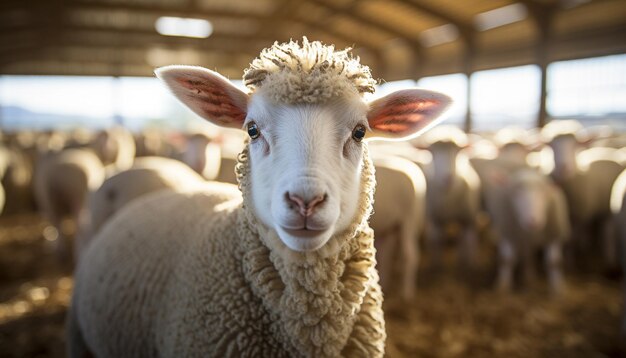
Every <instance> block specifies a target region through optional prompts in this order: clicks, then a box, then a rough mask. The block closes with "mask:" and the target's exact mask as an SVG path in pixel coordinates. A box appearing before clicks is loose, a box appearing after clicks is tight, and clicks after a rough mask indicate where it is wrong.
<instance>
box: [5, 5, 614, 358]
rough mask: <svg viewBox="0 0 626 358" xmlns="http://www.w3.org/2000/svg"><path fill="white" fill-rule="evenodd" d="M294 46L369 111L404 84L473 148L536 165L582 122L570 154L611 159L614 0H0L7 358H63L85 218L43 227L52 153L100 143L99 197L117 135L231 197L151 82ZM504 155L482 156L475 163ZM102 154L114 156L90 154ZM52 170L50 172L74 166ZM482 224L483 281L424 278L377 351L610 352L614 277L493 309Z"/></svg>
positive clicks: (201, 128)
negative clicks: (430, 93)
mask: <svg viewBox="0 0 626 358" xmlns="http://www.w3.org/2000/svg"><path fill="white" fill-rule="evenodd" d="M303 36H307V37H308V38H309V39H310V40H320V41H323V42H325V43H328V44H335V45H336V47H338V48H344V47H352V48H353V52H354V54H356V55H358V56H359V57H360V58H361V62H362V63H364V64H366V65H368V66H370V68H371V69H372V73H373V76H374V77H375V78H377V79H380V84H379V86H378V89H377V92H376V94H375V95H374V96H375V97H378V96H382V95H384V94H387V93H390V92H392V91H394V90H397V89H401V88H406V87H413V86H418V87H424V88H427V89H431V90H436V91H440V92H443V93H445V94H447V95H449V96H451V97H452V98H453V99H454V101H455V102H454V105H453V107H452V109H451V110H450V111H449V115H448V119H447V121H446V123H447V124H450V125H453V126H455V127H458V128H460V129H462V130H463V131H465V132H466V133H467V134H468V135H469V137H468V138H469V142H472V143H482V144H485V141H481V139H486V140H487V142H489V141H492V139H493V138H494V136H495V134H496V133H497V132H498V131H500V130H502V129H504V128H508V127H510V126H516V127H518V128H519V130H525V131H527V132H525V133H527V135H528V138H531V137H532V140H531V142H533V143H531V146H533V148H529V150H531V151H532V150H536V149H538V148H537V146H538V144H539V142H541V141H542V140H541V139H540V138H539V137H541V136H539V135H538V134H537V133H538V131H539V129H540V128H541V127H544V126H545V125H546V124H548V123H550V122H551V121H554V122H556V120H560V119H575V120H577V121H578V122H579V123H580V125H581V127H580V128H579V127H576V131H575V132H577V135H578V139H579V142H584V141H585V140H586V143H585V145H586V146H587V147H589V146H590V145H589V142H590V138H591V139H598V140H604V142H603V144H602V145H605V144H607V143H609V144H607V145H606V146H607V147H611V148H613V149H615V150H616V151H620V150H622V152H621V154H622V155H624V153H623V147H624V143H625V142H626V141H625V140H624V132H626V0H519V1H513V0H464V1H457V0H298V1H288V0H124V1H122V0H28V1H23V0H2V1H1V2H0V178H2V184H3V185H4V193H5V194H4V195H3V196H6V203H5V205H4V212H2V210H1V209H0V212H2V216H1V217H0V356H2V357H11V356H16V357H17V356H63V355H64V336H63V323H64V315H65V310H66V308H67V305H68V304H69V295H70V293H71V288H72V275H71V272H72V265H71V263H70V262H71V260H69V261H68V260H63V259H61V260H59V257H58V256H59V255H58V252H57V251H58V250H59V248H58V245H56V246H55V245H54V242H55V241H57V240H59V237H63V236H64V235H67V236H72V237H73V236H75V235H77V232H78V234H80V232H79V231H80V225H79V224H77V221H79V218H78V216H79V215H78V212H79V211H82V210H83V209H85V208H84V207H81V208H75V210H74V212H70V213H69V214H68V215H66V216H67V217H69V218H70V219H68V220H69V221H73V223H72V222H71V223H69V224H67V223H65V222H62V221H63V220H61V219H58V218H55V217H54V216H51V215H47V214H46V213H45V212H44V211H45V210H44V207H45V206H46V204H45V203H44V204H42V199H40V198H38V197H37V196H38V195H39V196H41V194H37V193H36V192H37V190H36V189H35V186H36V185H35V182H36V181H37V180H36V175H37V172H38V171H39V173H44V172H45V170H47V169H45V165H44V164H42V163H48V162H50V160H48V159H46V158H49V157H50V156H52V155H57V154H58V152H61V151H65V150H68V149H76V148H84V147H86V146H93V148H95V150H96V152H97V154H98V157H99V158H100V160H101V161H102V165H105V166H106V165H113V164H114V165H118V167H117V168H116V169H115V170H112V169H111V168H110V167H106V168H105V171H103V172H102V173H100V175H101V176H102V179H100V184H102V181H103V180H104V178H110V177H111V176H112V175H113V174H114V173H117V172H119V171H121V170H123V169H128V167H127V166H126V167H125V166H124V165H121V164H120V160H118V159H119V157H120V156H122V154H120V153H122V152H123V151H124V150H123V148H124V147H125V144H124V139H120V138H123V137H124V135H126V134H127V135H130V136H132V137H133V139H134V143H133V145H132V146H133V147H134V148H135V149H133V153H134V154H135V155H136V156H137V157H145V156H160V157H168V158H173V159H176V160H180V161H183V162H186V163H187V164H189V166H190V167H191V168H193V169H194V170H195V171H196V172H198V173H199V174H201V175H203V176H204V177H205V178H207V179H216V180H220V181H227V182H228V181H230V182H232V181H234V176H233V174H232V167H233V166H234V156H235V155H236V153H237V151H238V150H239V149H240V148H241V137H240V136H237V135H236V134H225V133H222V132H221V131H219V130H217V129H216V128H214V127H212V126H211V125H210V124H208V123H206V122H205V121H203V120H201V119H200V118H199V117H197V116H196V115H195V114H193V113H192V112H191V111H189V110H187V109H185V108H184V107H183V106H182V105H180V104H179V103H178V102H177V101H176V100H175V99H174V97H173V96H172V95H170V94H169V93H168V92H167V91H166V90H165V88H164V86H163V85H162V84H161V83H159V81H158V80H157V79H156V78H154V75H153V71H154V69H155V68H156V67H159V66H164V65H170V64H185V65H199V66H204V67H207V68H210V69H213V70H216V71H218V72H220V73H221V74H223V75H225V76H227V77H228V78H229V79H231V80H232V82H233V83H234V84H235V85H237V86H239V87H240V88H242V89H244V86H243V84H242V82H241V76H242V74H243V69H245V68H246V67H248V65H249V63H250V62H251V61H252V60H253V59H254V58H255V57H256V56H257V55H258V54H259V52H260V51H261V50H262V49H263V48H265V47H268V46H270V45H271V44H272V43H273V42H274V41H279V42H284V41H288V40H289V39H294V40H301V39H302V37H303ZM119 130H123V131H125V132H126V134H118V133H117V132H116V131H119ZM198 133H202V134H203V135H204V136H206V138H205V140H204V141H203V140H200V139H199V137H198ZM581 133H584V135H586V136H587V138H586V139H583V140H581V139H580V135H581ZM472 135H475V136H472ZM522 136H524V135H522ZM544 137H545V136H544ZM116 138H117V139H116ZM620 138H621V139H620ZM544 139H545V138H544ZM111 140H114V142H115V143H116V144H114V145H111V144H107V143H110V142H109V141H111ZM198 141H199V142H198ZM210 142H212V143H213V144H214V145H215V148H211V147H210V146H208V144H207V143H210ZM522 142H523V141H522ZM194 143H196V144H197V143H201V144H197V145H199V148H201V149H197V148H198V147H195V148H196V149H194V150H196V151H200V152H202V153H203V154H202V155H206V156H207V158H208V157H209V155H210V154H209V153H212V152H211V150H218V152H217V153H218V154H216V156H217V157H216V158H217V162H218V163H217V164H216V165H217V167H215V168H213V169H212V174H207V171H211V170H209V169H210V168H208V167H209V164H210V163H209V162H210V160H209V161H207V160H205V159H203V160H204V161H203V162H202V163H200V164H199V163H198V162H193V161H194V160H196V159H197V158H196V157H197V155H196V156H194V155H191V154H189V155H186V154H185V153H189V152H190V149H189V148H190V147H193V146H194V145H196V144H194ZM489 143H491V142H489ZM494 143H495V144H494ZM501 144H502V143H501V142H500V143H497V142H493V143H491V144H487V145H485V146H480V145H478V144H476V145H474V146H473V149H474V151H473V152H472V153H470V154H471V155H474V156H480V155H482V154H481V148H482V149H484V148H487V149H485V150H486V151H487V152H490V151H496V152H497V150H498V148H497V147H498V145H501ZM524 144H525V145H528V144H529V143H528V142H525V143H524ZM543 144H547V141H546V140H544V141H543ZM597 145H598V146H599V145H600V144H597ZM111 146H113V147H115V148H117V149H116V152H115V154H114V155H113V156H114V157H116V156H117V159H115V158H113V159H110V158H109V159H107V158H106V157H107V155H108V154H107V153H104V152H103V150H104V149H103V148H110V147H111ZM592 146H593V145H592ZM3 148H4V151H3ZM421 149H424V148H421ZM194 153H196V152H194ZM220 153H221V154H220ZM490 153H491V152H490ZM3 155H4V156H3ZM131 156H132V154H131ZM486 157H489V155H487V156H486ZM194 158H196V159H194ZM489 158H490V159H493V158H491V157H489ZM620 158H623V157H620ZM3 160H4V162H3ZM189 161H192V162H193V163H190V162H189ZM220 161H221V168H220ZM417 161H419V160H417ZM618 161H619V160H618ZM194 163H195V164H194ZM619 163H620V165H622V169H623V168H624V164H625V163H626V162H624V161H621V162H619ZM57 164H58V163H57ZM418 164H419V163H418ZM46 165H47V164H46ZM58 165H60V166H59V167H55V168H53V169H49V170H51V171H52V172H59V171H63V170H65V169H63V168H66V167H63V165H68V164H67V162H63V163H61V164H58ZM198 165H199V166H200V167H201V168H198ZM552 166H554V163H553V164H552ZM205 167H206V168H205ZM107 168H108V169H107ZM207 168H208V169H207ZM420 168H422V169H423V167H422V165H421V164H420ZM205 169H206V170H205ZM85 170H86V169H85ZM425 171H426V169H425ZM477 171H478V169H477ZM478 174H479V175H480V174H482V173H480V172H479V173H478ZM41 175H43V174H41ZM48 175H51V174H48ZM481 179H482V177H481ZM484 184H485V183H483V185H484ZM168 185H169V184H168ZM608 187H610V185H608ZM0 188H2V187H0ZM98 188H99V185H98V186H95V187H89V188H87V187H86V188H85V193H87V192H96V191H97V190H98ZM85 193H83V194H81V195H83V196H80V200H81V202H82V201H83V200H86V199H85V197H86V195H87V194H85ZM3 196H0V198H2V199H3V201H4V198H3ZM44 201H45V200H44ZM77 205H78V204H77ZM80 205H83V204H80ZM84 205H86V206H88V204H84ZM70 211H71V210H70ZM484 211H485V212H487V211H488V210H487V209H485V210H484ZM488 214H489V213H488V212H487V213H483V214H481V215H479V219H478V221H480V222H481V223H482V224H481V225H482V226H480V225H479V226H480V227H479V231H480V232H481V238H482V243H483V247H482V251H481V252H482V255H483V256H484V257H485V259H484V260H483V261H484V265H483V266H482V269H481V270H482V271H480V270H479V271H480V272H481V274H479V275H478V276H479V278H478V279H472V280H470V281H471V282H472V284H471V285H469V286H468V285H466V284H465V283H464V282H463V280H461V281H459V280H458V277H457V278H455V277H456V276H455V275H453V274H451V275H448V276H450V277H448V279H442V280H439V279H437V278H436V277H438V276H433V275H431V276H429V275H428V274H426V275H424V276H420V280H419V281H418V282H419V285H418V286H419V287H418V291H417V292H418V293H417V298H416V303H415V304H414V305H412V306H410V307H411V308H408V309H406V310H404V309H398V306H393V299H390V302H392V303H391V305H392V306H390V307H389V310H388V311H387V314H388V316H389V317H388V331H389V336H390V338H389V343H388V352H389V355H390V356H395V357H403V356H406V357H413V356H432V357H435V356H451V357H452V356H461V357H468V356H476V357H484V356H507V357H515V356H520V357H529V356H545V357H549V356H581V357H605V356H620V355H623V352H624V351H620V350H619V346H620V340H623V339H624V337H625V336H619V326H620V315H621V314H622V309H623V302H622V300H623V297H624V295H623V294H622V292H621V291H620V289H621V286H620V285H621V281H620V277H621V273H619V270H616V269H615V267H609V268H608V269H607V270H605V267H604V266H603V265H600V266H602V268H598V267H595V266H594V264H593V263H592V264H590V266H591V267H592V269H590V270H578V269H575V270H573V271H574V272H575V273H574V274H573V276H571V280H572V282H573V283H572V285H571V288H570V290H569V291H567V294H566V295H564V297H561V298H560V299H557V300H554V299H552V298H549V297H548V294H547V293H546V292H545V291H546V290H545V288H543V289H539V290H525V291H523V292H521V293H518V294H514V295H510V296H506V297H502V296H501V295H499V294H498V293H496V292H494V290H493V287H492V286H493V282H494V280H495V275H496V273H495V272H496V265H497V264H498V254H497V250H498V249H497V238H496V239H494V238H493V237H491V236H490V235H492V234H489V233H487V232H488V231H489V228H488V227H489V220H490V219H489V215H488ZM481 218H482V219H481ZM65 219H67V218H65ZM65 219H64V220H65ZM457 229H458V228H457ZM457 229H455V228H454V227H452V229H450V230H451V231H452V232H454V230H457ZM481 230H482V231H481ZM64 231H67V233H65V232H64ZM452 236H454V235H452ZM420 245H423V244H420ZM450 245H452V246H454V243H452V244H450ZM598 250H600V251H601V249H598ZM615 250H619V249H618V248H616V249H615ZM428 254H429V253H428V250H426V251H425V254H424V255H426V256H427V255H428ZM61 256H62V255H61ZM427 261H428V260H427ZM594 262H595V261H594ZM420 265H422V261H421V260H420ZM420 267H421V266H420ZM570 272H571V270H570ZM420 275H421V273H420ZM444 277H445V276H444ZM544 283H545V282H544ZM399 307H406V306H403V305H400V306H399ZM625 324H626V322H625Z"/></svg>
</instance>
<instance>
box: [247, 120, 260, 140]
mask: <svg viewBox="0 0 626 358" xmlns="http://www.w3.org/2000/svg"><path fill="white" fill-rule="evenodd" d="M248 135H250V138H252V139H257V138H259V136H260V135H261V131H259V127H257V125H256V123H254V122H248Z"/></svg>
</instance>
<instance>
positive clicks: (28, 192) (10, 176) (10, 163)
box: [0, 144, 35, 215]
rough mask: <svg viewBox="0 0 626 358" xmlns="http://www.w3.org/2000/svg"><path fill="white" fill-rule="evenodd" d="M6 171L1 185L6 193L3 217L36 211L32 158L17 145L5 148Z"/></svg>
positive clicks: (1, 177)
mask: <svg viewBox="0 0 626 358" xmlns="http://www.w3.org/2000/svg"><path fill="white" fill-rule="evenodd" d="M3 151H4V154H2V156H3V157H4V159H0V160H3V161H4V170H3V175H2V176H0V180H1V182H0V184H1V185H2V186H3V188H4V191H5V195H6V197H5V206H4V211H3V215H12V214H20V213H25V212H34V211H35V200H34V197H33V165H32V162H31V160H30V156H29V155H27V154H26V153H25V152H24V151H23V150H22V149H21V148H19V147H16V145H15V144H14V145H11V146H9V147H7V148H4V150H3Z"/></svg>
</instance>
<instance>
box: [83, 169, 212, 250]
mask: <svg viewBox="0 0 626 358" xmlns="http://www.w3.org/2000/svg"><path fill="white" fill-rule="evenodd" d="M204 182H205V180H204V179H203V178H202V177H201V176H200V175H198V174H197V173H196V172H195V171H193V170H192V169H191V168H189V167H188V166H186V165H185V164H184V163H181V162H179V161H177V160H174V159H168V158H161V157H141V158H138V159H137V160H135V162H134V164H133V166H132V167H131V168H130V169H128V170H124V171H121V172H119V173H117V174H115V175H113V176H111V177H109V178H107V179H106V180H105V181H104V182H103V183H102V185H101V186H100V187H99V188H98V189H97V190H96V191H94V192H92V193H90V194H89V197H88V201H87V205H86V207H85V208H84V211H83V213H81V218H80V227H79V235H78V237H77V242H76V245H75V248H76V253H75V257H77V258H80V256H81V255H82V252H83V251H84V250H85V248H86V247H87V246H88V245H89V242H90V241H91V239H92V238H93V236H94V235H95V234H96V233H98V231H100V228H101V227H102V226H103V225H104V223H105V222H106V221H108V220H109V219H110V218H111V217H112V216H113V214H115V213H116V212H118V211H119V210H120V209H121V208H122V207H123V206H125V205H127V204H128V203H129V202H131V201H132V200H134V199H136V198H138V197H140V196H143V195H146V194H148V193H152V192H155V191H158V190H163V189H172V190H176V191H179V190H182V189H190V188H193V187H194V186H195V185H198V184H200V183H204Z"/></svg>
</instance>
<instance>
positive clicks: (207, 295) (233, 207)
mask: <svg viewBox="0 0 626 358" xmlns="http://www.w3.org/2000/svg"><path fill="white" fill-rule="evenodd" d="M157 76H158V77H159V78H160V79H162V80H163V81H164V82H165V83H166V84H167V85H168V86H169V88H170V89H171V90H172V92H173V93H174V94H175V95H176V96H177V98H178V99H179V100H181V101H182V102H183V103H184V104H186V105H187V106H189V107H190V108H191V109H192V110H194V111H195V112H196V113H197V114H199V115H200V116H202V117H203V118H205V119H207V120H209V121H211V122H212V123H214V124H218V125H220V126H225V127H234V128H244V129H245V130H246V131H247V132H248V135H249V137H250V139H249V141H248V142H247V144H246V147H245V149H244V151H243V152H242V153H241V154H240V156H239V163H238V164H237V168H236V170H237V176H238V180H239V187H240V189H241V193H239V192H237V191H233V190H227V189H224V188H223V186H220V187H216V186H215V185H214V183H207V184H205V186H204V187H203V188H202V189H201V190H189V191H186V192H184V193H176V192H172V191H164V192H159V193H155V194H154V195H149V196H146V197H144V198H140V199H138V200H136V201H134V202H133V203H131V204H130V205H128V206H126V207H125V208H123V209H122V210H121V211H120V212H119V214H118V215H116V216H115V217H114V218H113V219H112V220H111V221H109V222H108V223H107V224H105V226H104V227H103V228H102V230H101V231H100V233H99V234H98V235H97V236H96V237H95V238H94V240H93V241H92V243H91V245H90V246H89V247H88V248H87V250H86V251H85V255H84V260H81V262H80V263H79V267H78V270H77V273H76V284H75V287H74V294H73V299H72V305H71V308H70V312H69V315H70V316H69V330H68V333H69V337H68V342H69V347H70V353H71V356H74V357H76V356H82V355H83V354H84V353H86V351H87V350H88V351H91V352H92V353H93V354H94V355H96V356H119V357H122V356H145V355H158V356H167V357H197V356H212V357H213V356H216V357H233V356H237V357H240V356H243V357H250V356H271V357H287V356H290V357H291V356H304V357H338V356H350V357H353V356H368V357H382V355H383V351H384V340H385V329H384V319H383V313H382V309H381V304H382V295H381V292H380V287H379V285H378V274H377V272H376V270H375V268H374V265H375V258H374V255H375V250H374V247H373V233H372V230H371V229H370V228H369V225H368V224H367V218H368V216H369V213H370V211H371V205H372V195H373V189H374V185H375V183H374V174H373V165H372V163H371V162H370V159H369V156H368V153H367V143H366V142H367V141H364V139H365V138H367V140H373V139H377V138H396V139H404V138H406V137H409V136H413V135H417V134H418V133H419V132H420V131H422V130H425V129H426V127H427V126H428V125H429V124H432V123H433V120H434V119H435V118H436V117H438V116H439V115H440V114H441V112H442V111H443V110H445V109H446V108H447V107H448V105H449V103H450V100H449V98H448V97H446V96H444V95H440V94H436V93H433V92H429V91H425V90H418V89H411V90H404V91H398V92H395V93H392V94H390V95H388V96H386V97H383V98H381V99H378V100H376V101H374V102H372V103H370V104H369V109H368V106H367V105H366V103H365V102H364V101H363V100H362V97H361V96H362V94H363V93H365V92H372V91H373V90H374V83H375V81H374V80H373V79H372V78H371V76H370V73H369V69H368V68H367V67H365V66H363V65H361V64H360V63H359V62H358V59H355V58H352V57H351V56H350V55H349V54H348V51H347V50H345V51H335V50H334V48H333V46H326V45H323V44H322V43H320V42H309V41H308V40H307V39H306V38H305V39H303V41H302V44H301V45H300V44H298V43H297V42H293V41H292V42H289V43H284V44H278V43H275V44H274V45H273V46H272V47H271V48H268V49H265V50H263V52H261V55H260V57H258V58H257V59H255V60H254V61H253V62H252V64H251V66H250V68H248V69H247V70H246V72H245V74H244V81H245V83H246V85H247V86H248V88H249V89H250V90H251V91H252V93H251V94H250V95H248V94H246V93H244V92H242V91H240V90H239V89H237V88H236V87H235V86H233V85H232V84H230V83H229V82H228V81H227V80H226V79H225V78H224V77H222V76H220V75H219V74H217V73H216V72H213V71H210V70H206V69H203V68H200V67H188V66H169V67H165V68H161V69H158V70H157ZM331 134H332V135H331ZM331 168H332V169H331Z"/></svg>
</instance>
